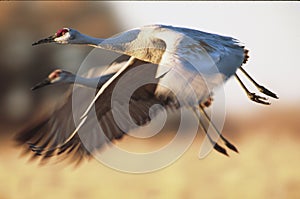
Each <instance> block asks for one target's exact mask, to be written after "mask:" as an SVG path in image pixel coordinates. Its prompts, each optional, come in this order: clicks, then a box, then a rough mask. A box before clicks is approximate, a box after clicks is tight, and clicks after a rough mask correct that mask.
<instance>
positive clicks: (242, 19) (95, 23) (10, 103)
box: [0, 2, 300, 199]
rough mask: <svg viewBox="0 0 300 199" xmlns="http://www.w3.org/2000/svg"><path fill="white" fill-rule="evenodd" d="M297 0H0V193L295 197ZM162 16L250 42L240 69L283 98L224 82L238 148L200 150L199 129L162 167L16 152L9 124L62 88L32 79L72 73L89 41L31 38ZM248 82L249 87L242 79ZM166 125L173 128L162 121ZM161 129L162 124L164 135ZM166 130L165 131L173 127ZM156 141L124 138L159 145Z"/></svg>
mask: <svg viewBox="0 0 300 199" xmlns="http://www.w3.org/2000/svg"><path fill="white" fill-rule="evenodd" d="M299 18H300V4H299V3H298V2H289V3H284V2H279V3H270V2H268V3H254V2H246V3H240V2H239V3H230V2H229V3H221V2H218V3H215V2H213V3H209V2H184V3H183V2H164V3H158V2H112V3H105V2H104V3H103V2H88V3H85V2H34V3H33V2H1V3H0V25H1V31H0V41H1V46H0V49H1V51H0V52H1V53H0V57H1V59H0V81H1V82H0V89H1V95H0V107H1V108H0V118H1V120H0V122H1V123H0V139H1V140H0V142H1V143H0V148H1V149H0V162H1V163H0V178H1V179H2V183H1V186H0V199H5V198H37V197H42V198H54V197H64V198H100V197H103V198H121V197H124V196H125V195H126V197H128V198H220V197H222V198H241V197H243V198H270V197H272V198H299V197H300V191H299V190H300V172H299V171H298V170H299V167H300V159H299V157H300V152H299V151H300V145H299V143H300V142H299V141H300V136H299V129H300V124H299V119H300V108H299V100H300V92H299V91H300V81H299V78H298V74H299V72H300V70H299V66H298V65H299V63H298V53H299V44H300V29H299V27H300V26H299V25H300V24H299ZM153 23H162V24H170V25H176V26H183V27H190V28H195V29H199V30H203V31H209V32H213V33H218V34H223V35H229V36H233V37H235V38H238V39H239V40H241V41H242V42H243V43H244V44H245V45H246V47H247V48H248V49H249V50H250V59H249V62H248V63H247V64H246V65H245V67H244V68H245V69H247V71H249V72H250V74H252V75H253V76H254V77H255V79H256V80H258V81H259V82H260V83H262V84H263V85H265V86H266V87H267V88H270V89H271V90H272V91H274V92H275V93H277V94H278V95H279V97H280V99H279V100H273V99H271V102H272V105H271V106H263V105H259V104H255V103H253V102H251V101H249V100H248V98H247V97H246V95H245V94H244V92H243V91H242V89H241V88H240V86H239V85H238V83H237V81H236V80H235V79H234V78H232V79H231V80H229V81H228V82H227V83H226V86H225V92H226V122H225V126H224V129H223V133H224V134H225V135H226V136H227V137H229V138H230V140H232V141H233V143H235V145H236V146H237V147H238V148H239V150H240V154H238V155H236V154H231V157H230V158H227V157H223V156H222V155H220V154H218V153H216V152H212V153H211V154H210V155H209V156H208V157H206V158H205V159H201V160H199V159H198V157H197V155H198V152H199V147H200V143H201V141H202V139H203V135H202V131H201V130H199V135H198V136H197V138H196V139H195V141H194V143H193V144H192V146H191V147H190V148H189V150H188V151H187V152H186V153H185V154H184V155H183V156H182V157H181V158H180V159H179V160H177V161H176V162H175V163H173V164H172V165H170V166H169V167H167V168H165V169H162V170H159V171H157V172H153V173H149V174H141V175H134V174H127V173H121V172H118V171H115V170H112V169H110V168H108V167H106V166H104V165H102V164H100V163H98V162H97V161H95V160H91V161H90V162H86V163H83V164H82V165H81V166H79V167H78V168H76V169H74V168H72V167H70V166H68V164H64V163H61V164H55V165H53V164H50V165H45V166H43V167H41V166H39V165H38V163H37V162H29V163H28V162H27V159H28V158H26V157H20V153H21V150H20V148H16V147H14V145H13V142H12V137H13V135H14V133H15V132H16V131H18V130H19V129H20V128H21V127H22V126H24V125H25V124H26V123H27V122H28V121H30V120H31V119H32V118H34V116H35V115H36V114H38V113H39V112H40V111H42V110H43V111H45V110H47V107H50V106H48V105H49V104H53V103H55V102H56V101H59V100H60V99H61V98H62V97H63V96H62V95H63V92H64V91H65V90H66V89H67V87H64V86H61V87H55V88H54V87H49V88H47V89H44V90H40V91H37V92H31V90H30V88H31V87H32V86H33V85H34V84H35V83H37V82H39V81H41V80H42V79H43V78H45V77H46V76H47V75H48V74H49V73H50V72H51V71H52V70H53V69H55V68H63V69H65V70H69V71H71V72H76V71H77V69H78V68H79V66H80V64H81V63H82V61H83V60H84V58H85V57H86V56H87V54H88V53H89V52H90V51H91V50H92V48H91V47H86V46H73V47H72V46H67V45H65V46H63V45H41V46H36V47H32V46H31V44H32V43H33V42H34V41H36V40H38V39H41V38H44V37H47V36H50V35H51V34H53V33H55V32H56V31H57V30H58V29H60V28H62V27H72V28H74V29H77V30H80V31H81V32H82V33H85V34H88V35H91V36H94V37H103V38H105V37H109V36H111V35H113V34H116V33H118V32H121V31H124V30H126V29H130V28H134V27H139V26H143V25H146V24H153ZM249 87H250V88H251V89H254V88H253V87H251V85H249ZM169 131H170V132H171V131H172V130H169ZM167 133H168V132H166V134H167ZM170 136H171V133H170ZM163 143H164V141H163V140H161V139H157V140H155V141H153V140H151V141H149V142H142V144H141V143H135V141H134V140H132V139H130V138H125V139H123V140H122V145H124V146H126V145H127V147H128V146H129V147H130V146H134V147H135V148H136V149H138V148H145V149H151V148H153V146H161V145H162V144H163Z"/></svg>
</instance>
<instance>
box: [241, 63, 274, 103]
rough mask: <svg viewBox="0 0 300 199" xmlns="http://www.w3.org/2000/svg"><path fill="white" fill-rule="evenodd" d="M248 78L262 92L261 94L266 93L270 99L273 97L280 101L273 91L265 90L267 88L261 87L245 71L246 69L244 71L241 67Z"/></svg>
mask: <svg viewBox="0 0 300 199" xmlns="http://www.w3.org/2000/svg"><path fill="white" fill-rule="evenodd" d="M239 69H240V70H241V71H242V72H243V73H244V74H245V75H246V76H247V78H248V79H249V80H250V81H251V82H252V83H253V84H254V85H255V86H256V88H257V89H258V90H259V91H260V92H262V93H264V94H266V95H268V96H270V97H273V98H276V99H278V96H277V95H276V94H275V93H273V92H272V91H270V90H268V89H267V88H265V87H263V86H262V85H259V84H258V83H257V82H256V81H255V80H254V79H253V78H252V77H251V76H250V75H249V74H248V73H247V72H246V71H245V69H243V68H242V67H240V68H239Z"/></svg>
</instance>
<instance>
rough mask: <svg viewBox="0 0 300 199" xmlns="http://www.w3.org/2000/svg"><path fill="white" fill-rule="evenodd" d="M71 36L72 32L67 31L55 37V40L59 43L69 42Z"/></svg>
mask: <svg viewBox="0 0 300 199" xmlns="http://www.w3.org/2000/svg"><path fill="white" fill-rule="evenodd" d="M70 37H71V35H70V33H69V32H66V33H65V34H64V35H63V36H61V37H57V38H55V39H54V41H55V42H57V43H61V44H65V43H68V41H69V39H70Z"/></svg>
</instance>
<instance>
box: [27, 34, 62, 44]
mask: <svg viewBox="0 0 300 199" xmlns="http://www.w3.org/2000/svg"><path fill="white" fill-rule="evenodd" d="M55 38H56V35H52V36H50V37H47V38H45V39H41V40H39V41H37V42H34V43H33V44H32V45H33V46H35V45H39V44H45V43H52V42H54V39H55Z"/></svg>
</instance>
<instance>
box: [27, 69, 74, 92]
mask: <svg viewBox="0 0 300 199" xmlns="http://www.w3.org/2000/svg"><path fill="white" fill-rule="evenodd" d="M74 81H75V75H74V74H72V73H70V72H68V71H64V70H61V69H57V70H54V71H53V72H51V73H50V74H49V75H48V77H47V78H45V79H44V80H43V81H41V82H39V83H37V84H36V85H35V86H33V87H32V88H31V90H36V89H39V88H42V87H44V86H47V85H51V84H57V83H72V82H74Z"/></svg>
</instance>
